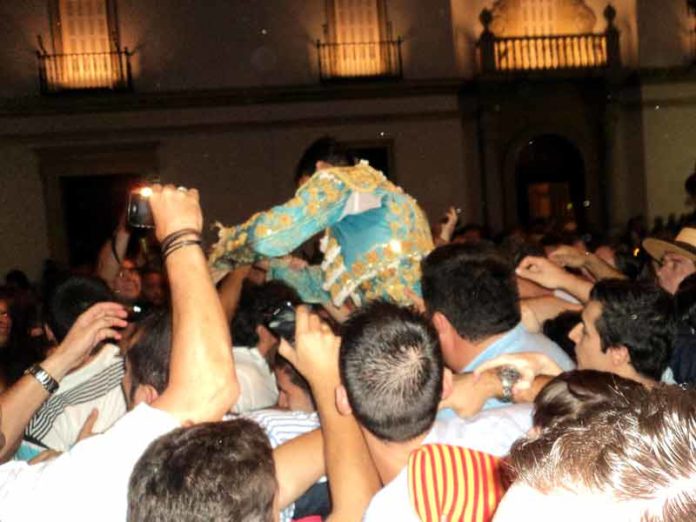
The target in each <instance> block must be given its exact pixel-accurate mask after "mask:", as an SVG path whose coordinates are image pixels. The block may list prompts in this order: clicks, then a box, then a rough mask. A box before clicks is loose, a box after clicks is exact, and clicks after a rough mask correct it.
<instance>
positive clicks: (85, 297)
mask: <svg viewBox="0 0 696 522" xmlns="http://www.w3.org/2000/svg"><path fill="white" fill-rule="evenodd" d="M114 300H115V299H114V294H113V292H112V291H111V289H110V288H109V287H108V286H107V284H106V283H105V282H104V281H103V280H101V279H99V278H97V277H87V276H71V277H68V278H67V279H65V280H64V281H63V282H61V283H59V284H58V285H57V286H56V287H55V288H54V290H53V293H52V294H51V296H50V297H49V299H48V306H47V310H46V323H47V324H48V326H49V327H50V328H51V331H52V332H53V335H54V336H55V337H56V341H58V342H59V343H60V342H62V341H63V339H65V336H66V335H67V334H68V331H69V330H70V328H72V325H73V324H75V321H76V320H77V318H78V317H79V316H80V315H81V314H82V313H83V312H85V311H86V310H87V309H88V308H89V307H91V306H92V305H95V304H97V303H101V302H104V301H114Z"/></svg>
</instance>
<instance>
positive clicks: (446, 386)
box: [441, 367, 453, 401]
mask: <svg viewBox="0 0 696 522" xmlns="http://www.w3.org/2000/svg"><path fill="white" fill-rule="evenodd" d="M452 379H453V377H452V370H450V369H449V368H447V367H445V370H444V371H443V372H442V397H441V400H443V401H444V400H445V399H447V398H448V397H449V396H450V395H452V388H453V382H452Z"/></svg>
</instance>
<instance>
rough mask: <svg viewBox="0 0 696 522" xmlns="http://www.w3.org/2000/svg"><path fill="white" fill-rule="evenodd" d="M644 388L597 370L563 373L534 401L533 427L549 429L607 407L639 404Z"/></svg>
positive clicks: (578, 419) (638, 384) (575, 420)
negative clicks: (635, 402)
mask: <svg viewBox="0 0 696 522" xmlns="http://www.w3.org/2000/svg"><path fill="white" fill-rule="evenodd" d="M645 393H646V388H645V387H644V386H643V385H642V384H640V383H638V382H636V381H631V380H629V379H624V378H623V377H620V376H618V375H616V374H614V373H607V372H600V371H597V370H575V371H572V372H565V373H562V374H560V375H558V376H557V377H555V378H554V379H553V380H551V381H550V382H549V383H548V384H547V385H546V386H545V387H544V388H543V389H542V390H541V391H540V392H539V394H538V395H537V396H536V398H535V399H534V416H533V421H534V426H536V427H538V428H542V429H551V428H554V427H556V426H559V425H561V424H563V423H578V422H581V421H582V419H585V418H587V417H588V416H590V415H592V414H594V413H596V412H598V411H603V410H604V409H606V408H608V407H610V406H616V407H619V406H621V407H623V406H626V405H628V403H629V402H630V401H632V400H640V399H641V398H642V395H644V394H645Z"/></svg>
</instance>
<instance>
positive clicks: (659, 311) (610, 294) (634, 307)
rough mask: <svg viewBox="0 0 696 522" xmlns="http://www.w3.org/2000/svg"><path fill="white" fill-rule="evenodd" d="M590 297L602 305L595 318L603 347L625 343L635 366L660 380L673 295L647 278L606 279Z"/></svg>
mask: <svg viewBox="0 0 696 522" xmlns="http://www.w3.org/2000/svg"><path fill="white" fill-rule="evenodd" d="M590 299H591V300H592V301H597V302H598V303H600V304H601V305H602V314H601V316H600V317H599V319H597V322H596V328H597V333H598V334H599V337H600V340H601V343H602V351H605V352H606V351H607V350H608V349H609V348H610V347H612V346H620V345H623V346H625V347H626V348H627V349H628V353H629V355H630V356H631V364H632V365H633V367H634V368H635V370H636V371H637V372H638V373H640V374H641V375H645V376H647V377H650V378H652V379H655V380H658V381H659V380H660V378H661V377H662V373H663V372H664V371H665V369H666V368H667V364H668V362H669V359H670V357H671V353H672V344H673V342H674V335H675V321H674V309H673V298H672V296H671V295H670V294H668V293H667V292H666V291H665V290H663V289H662V288H660V287H658V286H657V285H654V284H651V283H648V282H632V281H624V280H618V279H607V280H604V281H600V282H598V283H597V284H595V286H594V287H593V288H592V292H591V293H590Z"/></svg>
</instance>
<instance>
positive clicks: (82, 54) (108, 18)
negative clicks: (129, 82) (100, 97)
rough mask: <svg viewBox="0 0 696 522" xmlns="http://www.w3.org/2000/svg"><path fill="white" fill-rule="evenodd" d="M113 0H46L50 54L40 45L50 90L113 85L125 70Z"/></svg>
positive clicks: (123, 74) (118, 83) (108, 86)
mask: <svg viewBox="0 0 696 522" xmlns="http://www.w3.org/2000/svg"><path fill="white" fill-rule="evenodd" d="M114 2H115V0H49V13H50V17H51V36H52V43H53V49H54V54H48V53H47V52H46V51H45V50H44V49H43V48H42V49H41V50H42V54H43V63H42V66H43V68H44V71H45V72H44V73H43V74H44V76H45V78H44V81H45V82H46V84H47V85H49V86H51V90H61V89H93V88H115V87H118V86H119V85H120V84H121V83H122V82H123V81H124V76H125V74H126V71H125V69H126V61H127V56H126V55H125V54H124V53H123V52H122V51H120V49H119V35H118V25H117V21H116V6H115V3H114Z"/></svg>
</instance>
